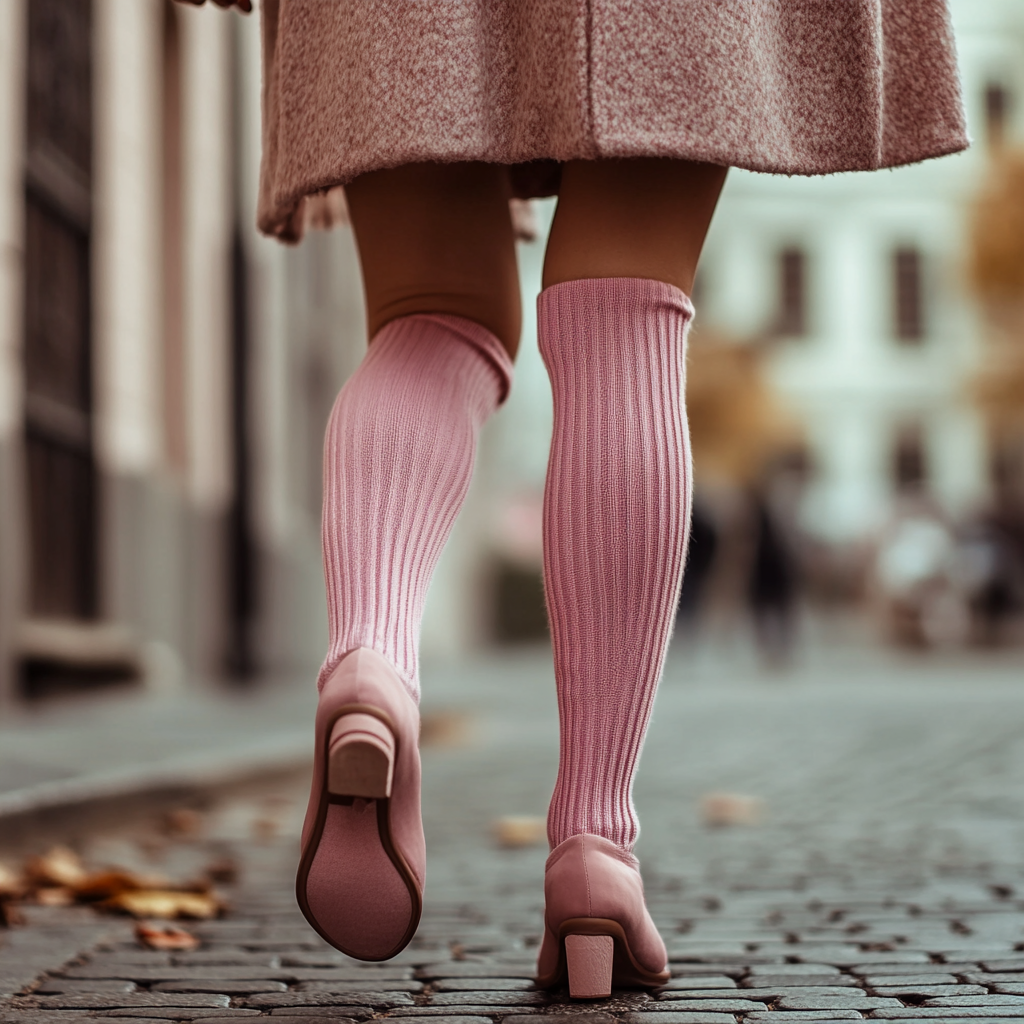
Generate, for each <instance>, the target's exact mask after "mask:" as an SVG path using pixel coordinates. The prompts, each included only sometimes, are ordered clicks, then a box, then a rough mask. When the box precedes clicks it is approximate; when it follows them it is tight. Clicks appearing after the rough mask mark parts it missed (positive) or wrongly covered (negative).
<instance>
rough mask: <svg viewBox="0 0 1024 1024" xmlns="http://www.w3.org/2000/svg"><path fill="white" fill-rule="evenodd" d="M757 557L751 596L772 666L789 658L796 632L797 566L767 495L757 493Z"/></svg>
mask: <svg viewBox="0 0 1024 1024" xmlns="http://www.w3.org/2000/svg"><path fill="white" fill-rule="evenodd" d="M753 517H754V522H755V526H754V532H755V541H754V557H753V559H752V561H751V567H750V581H749V585H748V587H747V597H748V599H749V601H750V610H751V614H752V615H753V619H754V635H755V636H756V638H757V645H758V648H759V649H760V651H761V656H762V657H763V658H764V660H765V662H766V663H767V664H768V665H770V666H775V667H777V666H780V665H783V664H785V663H786V661H788V660H789V657H790V654H791V653H792V649H793V641H794V637H795V631H796V597H797V565H796V558H795V556H794V554H793V552H792V551H790V549H789V546H788V544H787V543H786V538H785V535H784V533H783V531H782V529H781V527H780V525H779V524H778V523H777V522H776V518H775V514H774V512H773V510H772V508H771V506H770V505H769V503H768V501H767V499H766V498H765V496H764V495H763V494H760V493H755V494H754V495H753Z"/></svg>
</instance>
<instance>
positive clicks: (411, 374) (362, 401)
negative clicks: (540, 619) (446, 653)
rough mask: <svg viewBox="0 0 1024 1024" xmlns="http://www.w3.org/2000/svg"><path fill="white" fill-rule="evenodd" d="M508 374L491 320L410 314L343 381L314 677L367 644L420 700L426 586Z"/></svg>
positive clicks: (330, 435) (334, 431) (328, 465)
mask: <svg viewBox="0 0 1024 1024" xmlns="http://www.w3.org/2000/svg"><path fill="white" fill-rule="evenodd" d="M511 379H512V363H511V361H510V360H509V357H508V354H507V353H506V352H505V349H504V348H503V347H502V345H501V342H500V341H498V339H497V338H496V337H495V336H494V335H493V334H491V332H490V331H488V330H487V329H486V328H484V327H481V326H480V325H479V324H476V323H473V322H472V321H470V320H465V319H463V318H462V317H457V316H435V315H417V316H407V317H401V318H399V319H397V320H392V321H391V322H390V323H388V324H385V325H384V327H382V328H381V330H380V331H378V332H377V335H376V336H375V338H374V340H373V342H372V344H371V345H370V349H369V352H367V354H366V357H365V358H364V359H363V361H362V363H361V364H360V365H359V368H358V369H357V370H356V372H355V373H354V374H353V375H352V376H351V377H350V378H349V380H348V382H347V383H346V384H345V386H344V387H343V388H342V389H341V391H340V392H339V394H338V398H337V400H336V401H335V403H334V408H333V410H332V412H331V416H330V419H329V421H328V425H327V437H326V442H325V445H324V504H323V555H324V577H325V581H326V584H327V614H328V624H329V627H330V647H329V649H328V653H327V658H326V660H325V661H324V665H323V668H322V669H321V671H320V677H319V685H320V686H321V687H322V686H323V684H324V682H325V681H326V680H327V679H328V678H329V677H330V675H331V673H332V672H333V671H334V669H335V668H336V667H337V665H338V663H339V662H340V661H341V659H342V658H343V657H344V656H345V655H346V654H347V653H348V652H349V651H351V650H353V649H354V648H356V647H369V648H372V649H373V650H375V651H377V652H378V653H379V654H382V655H383V656H384V657H385V658H386V659H387V660H388V661H389V662H390V663H391V664H392V665H393V666H394V667H395V669H396V671H397V672H398V675H399V676H400V677H401V679H402V681H403V682H404V683H405V685H406V686H407V687H408V688H409V691H410V693H412V695H413V697H414V698H416V699H419V678H418V669H417V664H418V662H417V648H418V645H419V631H420V621H421V619H422V617H423V603H424V599H425V598H426V594H427V587H428V585H429V584H430V577H431V575H432V574H433V571H434V567H435V566H436V565H437V560H438V558H439V557H440V554H441V549H442V548H443V547H444V543H445V541H446V540H447V539H448V534H449V533H450V532H451V528H452V524H453V523H454V521H455V517H456V516H457V515H458V512H459V509H460V508H461V507H462V503H463V500H464V499H465V497H466V491H467V490H468V489H469V481H470V476H471V474H472V471H473V461H474V458H475V454H476V438H477V433H478V431H479V429H480V427H481V426H482V424H483V422H484V420H486V419H487V417H488V416H489V415H490V414H491V413H492V412H493V411H494V409H495V408H496V407H497V406H498V405H499V404H500V403H501V402H503V401H504V400H505V397H506V396H507V394H508V389H509V385H510V383H511Z"/></svg>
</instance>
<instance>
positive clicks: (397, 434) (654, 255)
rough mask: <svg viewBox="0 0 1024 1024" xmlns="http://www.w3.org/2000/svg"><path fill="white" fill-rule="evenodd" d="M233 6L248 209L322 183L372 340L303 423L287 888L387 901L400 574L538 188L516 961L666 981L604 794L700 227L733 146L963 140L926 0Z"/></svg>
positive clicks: (290, 208)
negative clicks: (547, 218)
mask: <svg viewBox="0 0 1024 1024" xmlns="http://www.w3.org/2000/svg"><path fill="white" fill-rule="evenodd" d="M220 2H221V3H222V4H223V3H226V2H227V0H220ZM262 15H263V39H264V76H265V77H264V104H263V112H264V125H263V143H264V148H263V166H262V176H261V183H260V198H259V223H260V226H261V227H262V229H263V230H264V231H266V232H268V233H269V234H272V235H276V236H277V237H279V238H281V239H284V240H288V241H294V240H295V239H297V238H298V237H299V235H300V234H301V230H302V225H303V219H304V206H305V204H306V203H307V201H308V198H309V197H310V196H314V195H317V194H319V193H322V192H324V191H325V190H327V189H330V188H332V187H335V186H339V185H343V186H344V187H345V190H346V194H347V198H348V205H349V209H350V212H351V218H352V224H353V227H354V229H355V236H356V241H357V244H358V247H359V255H360V260H361V264H362V270H363V281H364V286H365V291H366V303H367V316H368V323H369V333H370V337H371V339H372V342H371V345H370V349H369V352H368V354H367V356H366V358H365V360H364V361H363V363H362V365H361V366H360V367H359V369H358V370H357V371H356V373H355V374H354V375H353V376H352V378H351V379H350V380H349V381H348V383H347V384H346V385H345V387H344V388H343V389H342V391H341V393H340V394H339V396H338V399H337V402H336V404H335V406H334V411H333V413H332V414H331V418H330V422H329V424H328V428H327V441H326V446H325V458H324V515H323V542H324V570H325V575H326V580H327V593H328V609H329V615H330V635H331V639H330V649H329V651H328V654H327V658H326V660H325V662H324V665H323V669H322V671H321V673H320V707H319V712H318V715H317V726H316V759H315V765H316V772H315V777H314V784H313V791H312V797H311V801H310V807H309V813H308V817H307V821H306V826H305V828H304V830H303V836H302V844H303V852H302V859H301V863H300V869H299V879H298V897H299V903H300V905H301V907H302V909H303V911H304V913H305V914H306V917H307V918H308V920H309V921H310V923H311V924H312V925H313V927H314V928H316V930H317V931H318V932H319V933H320V934H321V935H322V936H323V937H324V938H325V939H327V941H329V942H331V943H332V944H333V945H335V946H337V947H338V948H339V949H341V950H343V951H344V952H346V953H349V954H351V955H353V956H357V957H361V958H364V959H370V960H380V959H386V958H387V957H390V956H393V955H394V954H395V953H397V952H398V951H399V950H400V949H402V948H403V946H405V944H406V943H407V942H408V941H409V939H410V938H411V937H412V935H413V933H414V932H415V930H416V925H417V922H418V919H419V914H420V907H421V894H422V887H423V879H424V870H425V852H424V844H423V833H422V826H421V824H420V816H419V758H418V755H417V752H416V736H417V721H418V710H417V698H418V693H419V682H418V671H417V657H416V646H417V638H418V634H419V624H420V615H421V611H422V608H423V599H424V595H425V594H426V590H427V585H428V583H429V581H430V577H431V573H432V571H433V569H434V566H435V564H436V562H437V558H438V556H439V554H440V552H441V549H442V547H443V545H444V542H445V540H446V538H447V536H448V532H449V530H450V528H451V524H452V522H453V520H454V518H455V516H456V514H457V513H458V510H459V508H460V506H461V504H462V501H463V498H464V497H465V494H466V490H467V488H468V485H469V479H470V475H471V472H472V466H473V460H474V455H475V446H476V436H477V431H478V430H479V428H480V426H481V424H482V423H483V422H484V420H485V419H486V418H487V417H488V416H489V415H490V414H491V413H492V412H493V411H494V409H495V408H496V407H497V406H498V405H500V404H501V402H503V401H504V400H505V398H506V396H507V395H508V391H509V388H510V386H511V381H512V359H513V357H514V356H515V353H516V348H517V346H518V344H519V332H520V319H521V301H520V292H519V283H518V279H517V272H516V259H515V250H514V239H513V228H512V223H511V219H510V216H509V199H510V198H512V197H513V196H518V197H521V198H528V197H532V196H542V195H554V194H557V195H558V197H559V199H558V210H557V213H556V215H555V219H554V223H553V225H552V229H551V234H550V237H549V240H548V247H547V253H546V257H545V264H544V275H543V285H544V291H543V293H542V294H541V296H540V298H539V301H538V309H537V316H538V335H539V341H540V348H541V352H542V354H543V357H544V361H545V364H546V366H547V369H548V373H549V376H550V378H551V384H552V389H553V392H554V432H553V437H552V443H551V457H550V463H549V469H548V478H547V485H546V492H545V503H544V529H545V541H544V574H545V589H546V596H547V605H548V610H549V614H550V619H551V634H552V642H553V649H554V660H555V677H556V683H557V689H558V702H559V714H560V719H561V747H560V761H559V770H558V778H557V782H556V784H555V791H554V795H553V797H552V801H551V807H550V811H549V816H548V838H549V841H550V844H551V846H552V853H551V856H550V858H549V860H548V863H547V869H546V877H545V897H546V907H545V916H544V937H543V942H542V944H541V948H540V957H539V961H538V967H537V974H538V982H539V983H540V984H541V985H543V986H550V985H554V984H557V983H559V982H560V981H561V980H562V979H564V978H565V977H566V975H568V982H569V990H570V994H571V995H572V996H577V997H593V996H601V995H608V994H609V993H610V991H611V986H612V985H613V984H616V985H631V984H632V985H637V984H639V985H656V984H662V983H664V982H665V981H667V979H668V977H669V974H668V970H667V963H666V959H667V958H666V952H665V946H664V943H663V942H662V940H661V938H660V936H659V935H658V932H657V930H656V929H655V927H654V924H653V922H652V920H651V917H650V915H649V914H648V912H647V910H646V908H645V906H644V898H643V888H642V883H641V880H640V874H639V870H638V865H637V861H636V859H635V858H634V856H633V854H632V852H631V851H632V847H633V844H634V842H635V841H636V837H637V833H638V827H639V826H638V822H637V818H636V813H635V810H634V808H633V803H632V797H631V793H632V784H633V777H634V773H635V770H636V766H637V762H638V759H639V756H640V750H641V747H642V744H643V738H644V733H645V730H646V728H647V723H648V720H649V718H650V714H651V708H652V705H653V700H654V693H655V690H656V688H657V684H658V680H659V678H660V675H661V669H662V664H663V661H664V656H665V649H666V646H667V643H668V638H669V632H670V629H671V626H672V622H673V619H674V615H673V613H674V611H675V605H676V598H677V595H678V593H679V584H680V578H681V574H682V569H683V560H684V549H685V539H686V532H687V525H688V520H689V502H690V461H689V454H688V443H687V433H686V417H685V410H684V407H683V389H684V380H685V369H686V362H685V345H686V335H687V330H688V327H689V324H690V322H691V320H692V318H693V306H692V305H691V303H690V299H689V298H688V293H689V292H690V290H691V288H692V285H693V278H694V271H695V269H696V265H697V260H698V257H699V255H700V251H701V246H702V245H703V242H704V236H705V233H706V231H707V229H708V225H709V223H710V220H711V216H712V213H713V212H714V209H715V204H716V202H717V200H718V196H719V193H720V191H721V188H722V185H723V183H724V181H725V176H726V168H727V167H728V166H730V165H731V166H738V167H745V168H748V169H752V170H756V171H766V172H772V173H784V174H828V173H833V172H836V171H849V170H867V169H873V168H879V167H891V166H894V165H897V164H904V163H910V162H913V161H917V160H923V159H926V158H928V157H934V156H939V155H941V154H944V153H952V152H956V151H958V150H961V149H963V148H965V147H966V145H967V140H966V136H965V131H964V118H963V110H962V107H961V100H960V87H959V78H958V74H957V69H956V61H955V55H954V49H953V41H952V40H953V37H952V31H951V28H950V23H949V14H948V11H947V9H946V4H945V2H944V0H904V2H903V3H900V4H894V3H889V2H885V0H843V2H842V3H834V2H825V0H787V2H786V3H782V4H780V3H777V2H775V0H744V2H743V3H704V2H697V0H660V2H658V3H645V4H640V3H632V2H629V0H593V2H587V3H584V2H583V0H544V2H537V0H523V2H521V3H512V2H509V0H494V2H491V3H474V4H468V3H451V2H448V3H445V2H442V0H332V2H329V3H327V2H324V0H263V5H262ZM616 951H617V952H616Z"/></svg>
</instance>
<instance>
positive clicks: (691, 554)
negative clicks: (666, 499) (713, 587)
mask: <svg viewBox="0 0 1024 1024" xmlns="http://www.w3.org/2000/svg"><path fill="white" fill-rule="evenodd" d="M717 552H718V528H717V527H716V526H715V521H714V518H713V517H712V515H711V512H710V510H709V509H708V507H707V506H706V504H705V503H704V502H702V501H701V500H700V498H699V497H698V496H695V497H694V500H693V507H692V511H691V513H690V539H689V544H688V545H687V549H686V566H685V570H686V571H685V572H684V573H683V585H682V589H681V590H680V592H679V606H678V608H677V609H676V616H677V618H678V620H679V624H680V625H682V626H684V627H686V628H694V627H696V625H697V622H698V618H699V616H700V611H701V605H702V603H703V599H704V598H705V596H706V592H707V584H708V581H709V579H710V577H711V573H712V568H713V566H714V564H715V555H716V554H717Z"/></svg>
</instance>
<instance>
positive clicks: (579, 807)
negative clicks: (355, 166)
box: [538, 278, 693, 850]
mask: <svg viewBox="0 0 1024 1024" xmlns="http://www.w3.org/2000/svg"><path fill="white" fill-rule="evenodd" d="M538 306H539V310H538V313H539V324H538V327H539V339H540V347H541V354H542V355H543V357H544V363H545V365H546V366H547V369H548V374H549V376H550V377H551V388H552V392H553V394H554V405H555V418H554V430H553V434H552V438H551V455H550V461H549V462H548V475H547V482H546V485H545V489H544V591H545V595H546V598H547V604H548V614H549V617H550V622H551V639H552V646H553V650H554V660H555V680H556V684H557V688H558V712H559V721H560V731H561V740H560V758H559V764H558V779H557V782H556V784H555V791H554V795H553V796H552V799H551V805H550V808H549V811H548V840H549V842H550V844H551V847H552V849H554V848H555V847H557V846H558V845H559V844H560V843H563V842H564V841H565V840H566V839H568V838H569V837H570V836H573V835H580V834H583V833H590V834H594V835H599V836H604V838H605V839H608V840H610V841H611V842H613V843H615V844H616V845H617V846H619V847H621V848H622V849H624V850H630V849H631V848H632V846H633V843H634V842H635V841H636V838H637V834H638V832H639V824H638V822H637V818H636V813H635V811H634V810H633V801H632V788H633V776H634V773H635V771H636V766H637V762H638V760H639V757H640V749H641V747H642V745H643V740H644V734H645V732H646V730H647V723H648V721H649V720H650V717H651V708H652V706H653V703H654V694H655V691H656V690H657V687H658V680H659V678H660V676H661V671H662V666H663V664H664V660H665V651H666V649H667V647H668V640H669V634H670V632H671V628H672V622H673V619H674V614H675V607H676V599H677V596H678V594H679V585H680V582H681V581H682V573H683V559H684V555H685V551H686V542H687V533H688V529H689V509H690V497H691V482H690V481H691V474H690V445H689V437H688V434H687V427H686V413H685V409H684V399H683V395H684V388H685V377H686V363H685V360H686V333H687V328H688V325H689V323H690V320H691V318H692V316H693V307H692V306H691V305H690V301H689V299H687V297H686V296H685V295H684V294H683V293H682V292H681V291H680V290H679V289H678V288H675V287H673V286H672V285H669V284H664V283H662V282H661V281H650V280H644V279H638V278H604V279H600V280H585V281H569V282H566V283H564V284H558V285H554V286H553V287H551V288H548V289H546V290H545V291H544V292H542V293H541V296H540V299H539V300H538Z"/></svg>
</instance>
